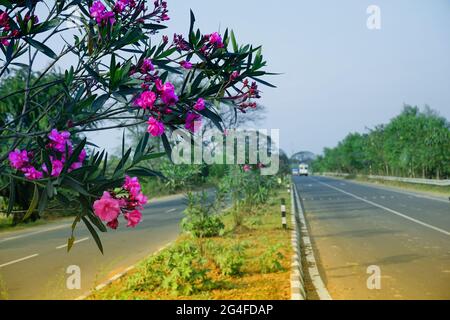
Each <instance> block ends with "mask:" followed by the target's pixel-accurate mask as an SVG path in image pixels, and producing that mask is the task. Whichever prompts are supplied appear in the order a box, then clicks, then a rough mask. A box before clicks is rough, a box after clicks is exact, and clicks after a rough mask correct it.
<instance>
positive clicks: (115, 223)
mask: <svg viewBox="0 0 450 320" xmlns="http://www.w3.org/2000/svg"><path fill="white" fill-rule="evenodd" d="M106 225H107V226H108V227H109V228H111V229H114V230H116V229H117V227H118V226H119V220H117V218H116V219H114V220H111V221H110V222H108V223H107V224H106Z"/></svg>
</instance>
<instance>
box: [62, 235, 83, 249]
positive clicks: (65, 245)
mask: <svg viewBox="0 0 450 320" xmlns="http://www.w3.org/2000/svg"><path fill="white" fill-rule="evenodd" d="M86 240H89V237H86V238H81V239H79V240H75V241H74V242H73V244H76V243H80V242H82V241H86ZM65 247H67V243H66V244H63V245H60V246H58V247H56V249H62V248H65Z"/></svg>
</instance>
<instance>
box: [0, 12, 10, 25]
mask: <svg viewBox="0 0 450 320" xmlns="http://www.w3.org/2000/svg"><path fill="white" fill-rule="evenodd" d="M8 22H9V16H8V14H7V13H6V12H2V13H0V26H2V27H9V24H8Z"/></svg>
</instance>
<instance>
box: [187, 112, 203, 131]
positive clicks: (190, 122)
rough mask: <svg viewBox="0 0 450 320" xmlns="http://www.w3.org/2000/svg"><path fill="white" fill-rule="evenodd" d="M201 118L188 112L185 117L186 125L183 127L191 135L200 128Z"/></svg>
mask: <svg viewBox="0 0 450 320" xmlns="http://www.w3.org/2000/svg"><path fill="white" fill-rule="evenodd" d="M201 124H202V122H201V116H200V115H199V114H197V113H194V112H188V113H187V116H186V123H185V125H184V127H185V128H186V129H187V130H189V131H191V132H192V133H194V132H196V131H197V130H198V129H199V128H200V126H201Z"/></svg>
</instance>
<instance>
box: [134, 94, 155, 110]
mask: <svg viewBox="0 0 450 320" xmlns="http://www.w3.org/2000/svg"><path fill="white" fill-rule="evenodd" d="M155 101H156V94H155V93H154V92H153V91H144V92H142V93H141V94H140V95H139V97H137V98H136V100H134V105H136V106H139V107H141V108H142V109H151V108H153V105H154V104H155Z"/></svg>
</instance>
